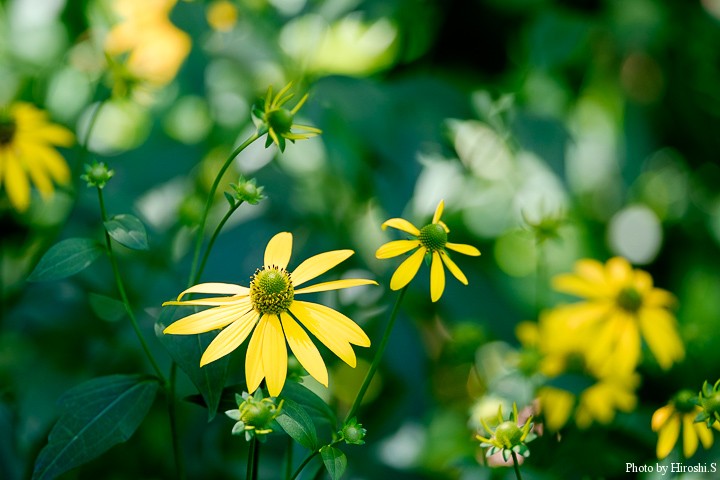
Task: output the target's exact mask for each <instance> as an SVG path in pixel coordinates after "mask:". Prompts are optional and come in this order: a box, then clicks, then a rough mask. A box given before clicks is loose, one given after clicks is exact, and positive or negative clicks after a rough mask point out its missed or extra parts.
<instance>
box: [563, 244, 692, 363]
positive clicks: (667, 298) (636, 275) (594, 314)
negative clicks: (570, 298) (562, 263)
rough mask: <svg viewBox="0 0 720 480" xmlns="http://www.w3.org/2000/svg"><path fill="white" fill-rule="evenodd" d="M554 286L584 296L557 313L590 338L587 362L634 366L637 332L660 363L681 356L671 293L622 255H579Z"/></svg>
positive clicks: (638, 340)
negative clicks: (596, 257)
mask: <svg viewBox="0 0 720 480" xmlns="http://www.w3.org/2000/svg"><path fill="white" fill-rule="evenodd" d="M553 286H554V288H555V289H556V290H558V291H561V292H565V293H569V294H572V295H577V296H579V297H585V298H586V299H587V301H585V302H579V303H576V304H573V305H567V306H563V307H559V308H557V309H556V310H555V314H557V315H561V316H564V317H566V318H567V321H568V325H572V326H573V327H576V328H579V329H585V333H586V334H587V335H588V336H589V337H591V338H592V339H593V341H592V342H591V344H590V345H589V346H588V351H587V360H588V363H589V366H590V368H592V369H594V370H597V371H599V372H601V373H607V372H609V371H615V372H631V371H633V370H634V369H635V367H636V366H637V364H638V361H639V359H640V350H641V335H642V338H644V339H645V342H646V343H647V345H648V347H649V349H650V352H652V354H653V355H654V357H655V359H656V360H657V362H658V364H659V365H660V367H662V368H663V369H668V368H670V367H671V366H672V364H673V363H674V362H677V361H678V360H681V359H682V358H683V357H684V355H685V350H684V347H683V343H682V340H681V339H680V337H679V335H678V332H677V325H676V321H675V317H673V315H672V314H671V313H670V312H669V311H668V310H667V309H668V307H670V306H671V305H673V304H674V302H675V299H674V297H673V296H672V294H670V293H669V292H667V291H665V290H662V289H659V288H654V287H653V279H652V277H651V276H650V274H648V273H647V272H644V271H642V270H633V268H632V267H631V266H630V264H629V263H628V262H627V260H625V259H624V258H620V257H615V258H611V259H610V260H608V262H607V263H606V264H605V265H603V264H601V263H600V262H598V261H596V260H580V261H578V262H577V263H576V264H575V273H573V274H563V275H558V276H556V277H555V278H554V281H553Z"/></svg>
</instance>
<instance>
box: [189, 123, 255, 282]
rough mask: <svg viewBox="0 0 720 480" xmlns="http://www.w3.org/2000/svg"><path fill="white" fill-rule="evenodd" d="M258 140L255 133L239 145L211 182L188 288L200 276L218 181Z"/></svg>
mask: <svg viewBox="0 0 720 480" xmlns="http://www.w3.org/2000/svg"><path fill="white" fill-rule="evenodd" d="M258 138H260V135H259V133H258V132H257V131H256V132H255V133H253V134H252V135H250V136H249V137H248V138H247V140H245V141H244V142H243V143H242V144H240V146H238V147H237V148H236V149H235V150H233V152H232V153H231V154H230V155H229V156H228V158H227V159H226V160H225V163H224V164H223V166H222V168H221V169H220V171H218V174H217V176H215V180H214V181H213V184H212V186H211V187H210V192H209V193H208V197H207V201H206V202H205V209H204V210H203V215H202V218H201V219H200V226H199V227H198V231H197V236H196V237H195V251H194V253H193V261H192V267H191V268H190V282H189V283H188V287H191V286H192V285H194V284H195V283H196V282H197V280H198V278H199V277H200V275H199V274H198V261H199V260H200V249H201V248H202V243H203V234H204V233H205V224H206V223H207V217H208V214H209V213H210V207H212V203H213V200H214V199H215V192H217V189H218V185H220V180H222V177H223V175H224V174H225V172H226V171H227V169H228V168H229V167H230V164H231V163H232V161H233V160H234V159H235V157H237V156H238V154H239V153H240V152H242V151H243V150H245V148H247V147H248V145H250V144H251V143H253V142H254V141H255V140H257V139H258Z"/></svg>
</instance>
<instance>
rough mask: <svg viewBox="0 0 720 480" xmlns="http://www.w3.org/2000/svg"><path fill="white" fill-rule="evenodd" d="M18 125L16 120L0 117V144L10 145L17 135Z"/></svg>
mask: <svg viewBox="0 0 720 480" xmlns="http://www.w3.org/2000/svg"><path fill="white" fill-rule="evenodd" d="M15 130H17V127H16V125H15V122H13V121H12V120H9V119H0V146H2V145H8V144H9V143H11V142H12V139H13V137H15Z"/></svg>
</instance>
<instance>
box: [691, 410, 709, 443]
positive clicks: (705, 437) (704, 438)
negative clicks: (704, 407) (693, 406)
mask: <svg viewBox="0 0 720 480" xmlns="http://www.w3.org/2000/svg"><path fill="white" fill-rule="evenodd" d="M700 411H701V410H700V409H699V408H698V409H697V410H696V411H695V412H694V414H693V415H697V413H699V412H700ZM693 428H694V429H695V433H696V434H697V436H698V438H700V442H702V446H703V448H705V449H708V448H710V447H712V444H713V434H712V431H711V430H710V429H709V428H707V426H706V425H705V423H703V422H701V423H693Z"/></svg>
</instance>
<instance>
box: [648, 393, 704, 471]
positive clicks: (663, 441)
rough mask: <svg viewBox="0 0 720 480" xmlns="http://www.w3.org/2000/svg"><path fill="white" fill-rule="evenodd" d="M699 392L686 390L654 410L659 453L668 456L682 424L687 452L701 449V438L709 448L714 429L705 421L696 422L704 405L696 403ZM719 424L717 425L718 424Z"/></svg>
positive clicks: (690, 455) (653, 421)
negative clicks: (699, 444) (699, 443)
mask: <svg viewBox="0 0 720 480" xmlns="http://www.w3.org/2000/svg"><path fill="white" fill-rule="evenodd" d="M696 398H697V394H696V393H694V392H691V391H690V390H682V391H680V392H678V393H677V395H675V397H673V399H672V400H671V401H670V403H668V404H667V405H665V406H664V407H660V408H658V409H657V410H655V413H653V416H652V421H651V426H652V429H653V432H658V443H657V457H658V459H660V460H662V459H663V458H665V457H667V456H668V455H669V454H670V452H671V451H672V449H673V447H675V444H676V443H677V440H678V437H679V436H680V427H681V426H682V431H683V456H684V457H685V458H690V457H692V456H693V455H694V454H695V452H696V451H697V447H698V439H700V442H701V443H702V445H703V447H704V448H705V449H708V448H710V447H711V446H712V444H713V434H712V431H711V430H710V429H709V428H708V427H707V426H706V425H705V424H704V423H695V417H697V415H698V414H699V413H700V412H702V408H700V406H698V405H696V404H695V403H694V400H695V399H696ZM716 428H717V427H716Z"/></svg>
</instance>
